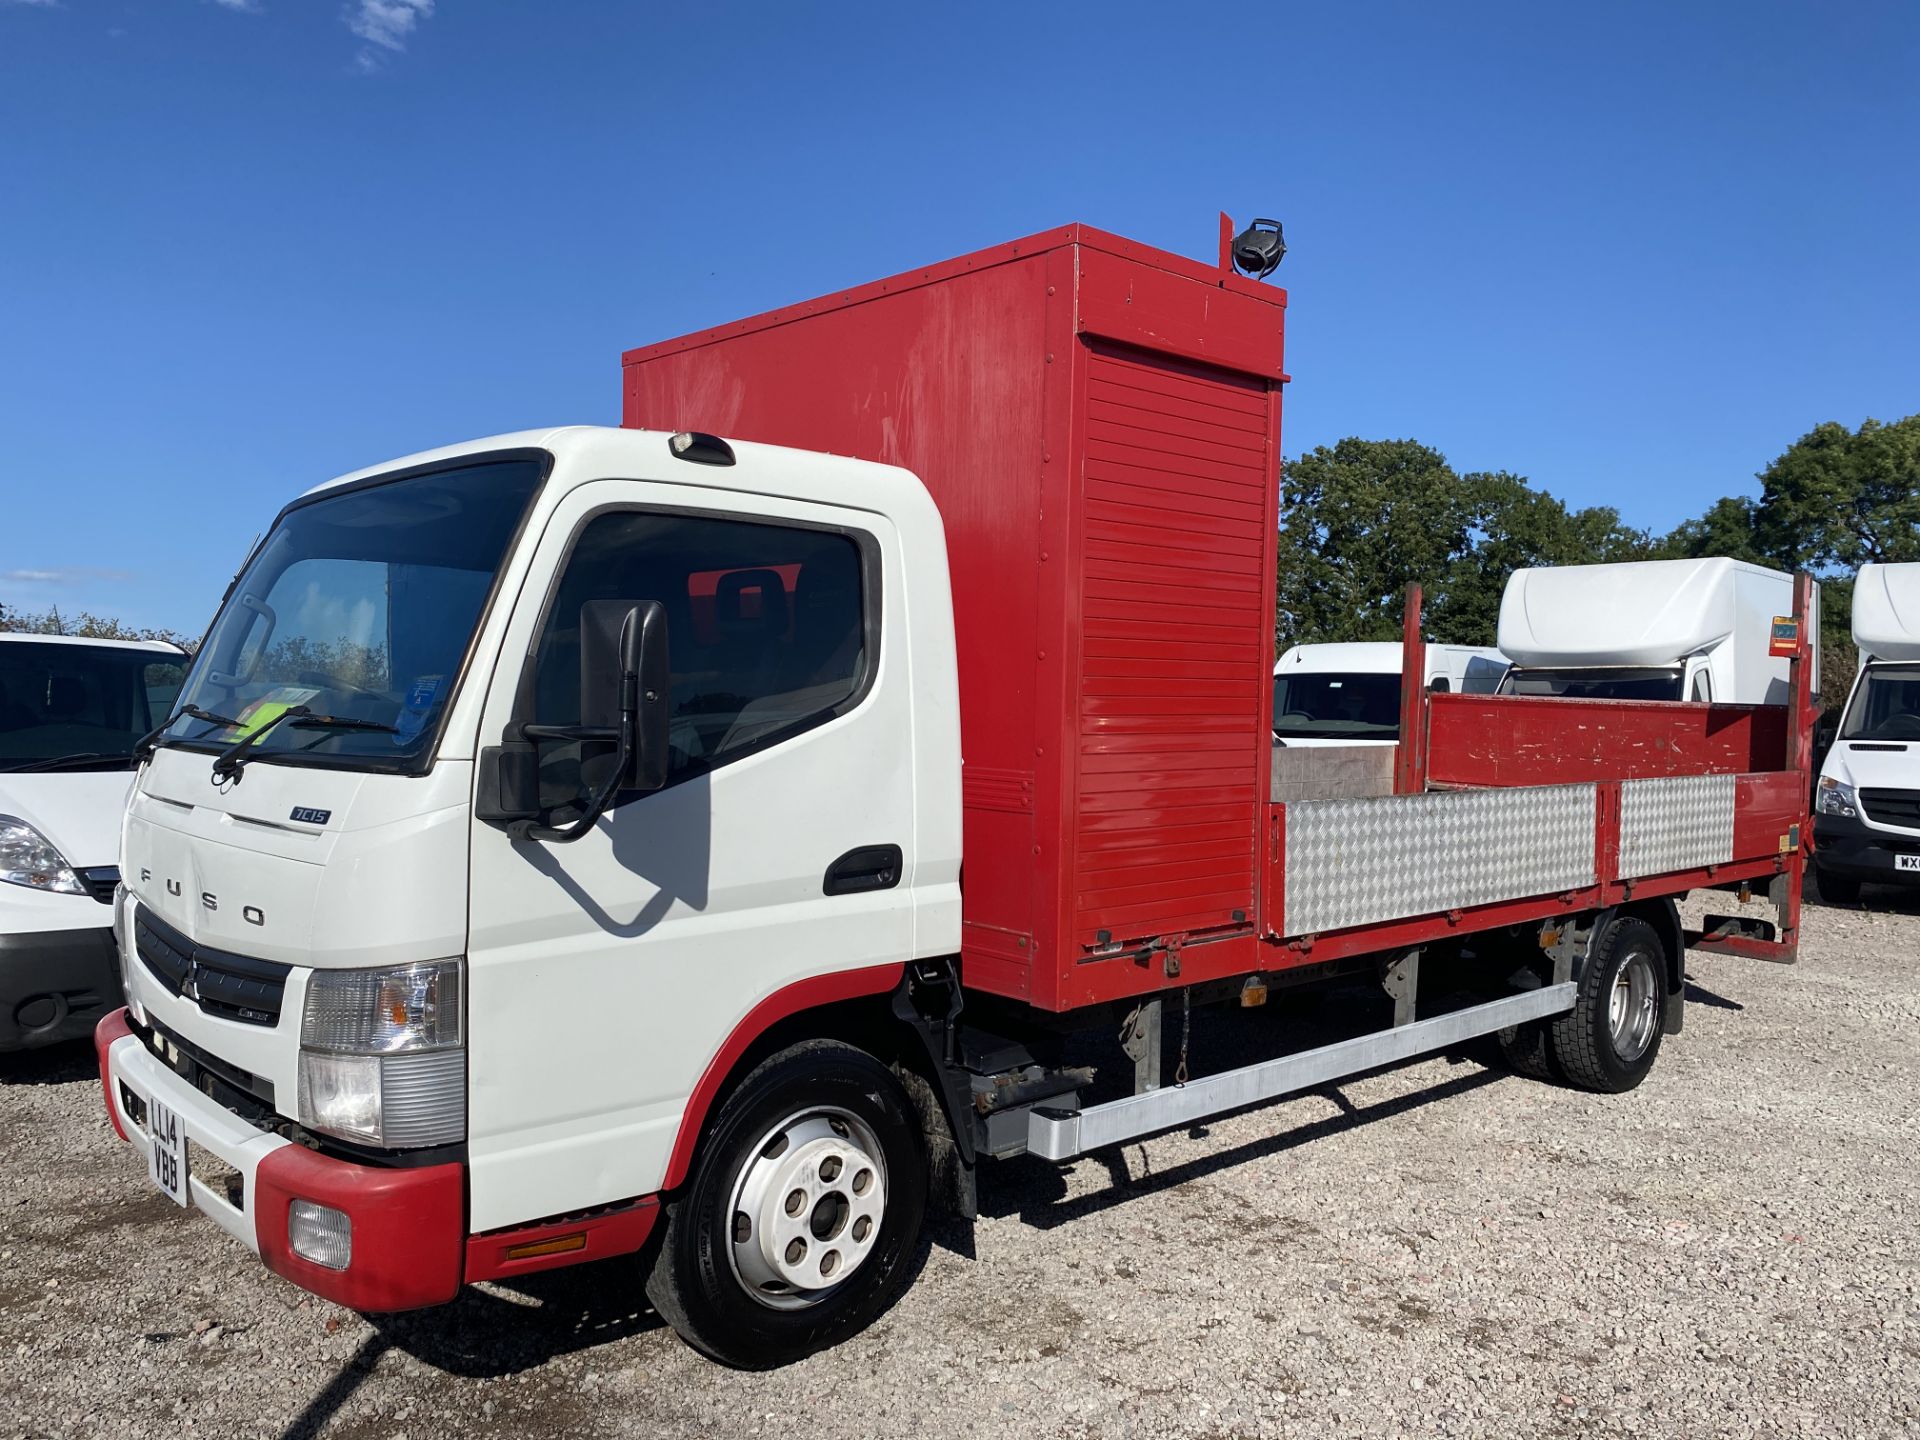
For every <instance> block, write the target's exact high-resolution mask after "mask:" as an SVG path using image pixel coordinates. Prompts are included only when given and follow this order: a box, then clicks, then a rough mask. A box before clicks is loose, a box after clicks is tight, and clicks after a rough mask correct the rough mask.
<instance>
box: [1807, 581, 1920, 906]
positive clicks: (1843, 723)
mask: <svg viewBox="0 0 1920 1440" xmlns="http://www.w3.org/2000/svg"><path fill="white" fill-rule="evenodd" d="M1853 640H1854V644H1855V645H1857V646H1858V647H1859V650H1860V669H1859V673H1858V674H1856V675H1855V676H1854V681H1853V689H1852V691H1851V692H1850V693H1849V694H1848V696H1847V703H1846V706H1845V708H1844V709H1843V710H1842V711H1841V713H1840V724H1839V728H1838V730H1837V731H1836V732H1835V735H1834V741H1833V746H1832V748H1831V749H1829V750H1828V751H1827V757H1826V760H1825V762H1824V763H1823V764H1822V766H1821V769H1820V783H1819V787H1818V791H1817V793H1816V795H1815V800H1814V822H1813V824H1814V844H1815V847H1816V851H1815V862H1816V869H1817V871H1818V874H1819V878H1820V892H1821V894H1822V895H1824V896H1825V897H1826V898H1827V899H1829V900H1836V901H1841V902H1843V903H1844V902H1852V901H1855V900H1858V899H1859V898H1860V886H1861V884H1862V883H1863V882H1867V881H1872V882H1875V883H1880V884H1895V885H1920V564H1904V565H1865V566H1862V567H1861V569H1860V574H1859V576H1858V578H1856V579H1855V581H1854V587H1853Z"/></svg>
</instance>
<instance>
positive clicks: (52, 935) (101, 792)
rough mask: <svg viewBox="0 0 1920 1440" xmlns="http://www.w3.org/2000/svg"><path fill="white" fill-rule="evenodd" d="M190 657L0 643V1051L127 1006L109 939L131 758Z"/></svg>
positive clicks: (67, 640)
mask: <svg viewBox="0 0 1920 1440" xmlns="http://www.w3.org/2000/svg"><path fill="white" fill-rule="evenodd" d="M186 663H187V654H186V652H185V651H184V650H182V649H181V648H180V647H179V646H177V645H168V644H164V643H161V642H158V641H125V640H82V639H79V638H76V637H73V636H67V635H16V634H10V633H0V1050H21V1049H26V1048H29V1047H33V1046H39V1045H51V1044H53V1043H54V1042H55V1041H59V1040H73V1039H80V1038H83V1037H85V1036H87V1035H89V1034H91V1033H92V1032H93V1026H94V1022H95V1021H97V1020H98V1019H99V1018H100V1016H101V1015H102V1014H104V1013H105V1012H106V1011H107V1010H109V1009H112V1008H113V1007H114V1006H116V1005H118V1004H119V1003H120V981H119V978H118V975H119V971H118V967H117V964H116V954H117V952H116V950H115V947H114V940H113V891H114V887H115V886H116V885H117V884H119V881H120V870H119V864H118V862H119V857H120V818H121V815H122V814H123V813H124V811H125V810H126V806H127V788H128V786H129V784H130V783H131V782H132V779H133V758H132V756H133V749H134V745H135V742H136V741H138V740H139V739H140V738H141V737H142V736H143V735H145V734H146V733H147V731H149V730H151V729H152V728H153V727H154V726H155V725H157V724H159V723H160V722H161V721H162V720H164V719H166V718H167V716H168V715H169V714H171V713H172V705H173V701H174V697H175V696H176V695H177V694H178V693H179V690H180V684H181V681H182V680H184V679H185V678H186V668H185V667H186Z"/></svg>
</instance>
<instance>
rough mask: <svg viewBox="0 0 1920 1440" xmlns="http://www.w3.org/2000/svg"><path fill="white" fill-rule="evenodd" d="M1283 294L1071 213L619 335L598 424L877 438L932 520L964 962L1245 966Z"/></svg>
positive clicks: (1016, 977)
mask: <svg viewBox="0 0 1920 1440" xmlns="http://www.w3.org/2000/svg"><path fill="white" fill-rule="evenodd" d="M1285 315H1286V292H1285V291H1284V290H1280V289H1278V288H1276V287H1273V286H1268V285H1261V284H1257V283H1255V282H1253V281H1250V280H1246V279H1244V278H1242V277H1240V276H1237V275H1234V274H1232V273H1231V271H1230V270H1228V269H1226V268H1224V267H1215V266H1209V265H1203V264H1200V263H1198V262H1195V261H1192V260H1188V259H1184V258H1182V257H1180V256H1177V255H1171V254H1168V253H1166V252H1164V251H1159V250H1154V249H1151V248H1148V247H1146V246H1142V245H1137V244H1134V243H1132V242H1130V241H1126V240H1122V239H1119V238H1117V237H1115V236H1112V235H1107V234H1103V233H1102V232H1100V231H1098V230H1093V229H1089V228H1088V227H1086V226H1081V225H1072V226H1067V227H1065V228H1063V229H1059V230H1050V231H1047V232H1045V233H1043V234H1040V235H1035V236H1031V237H1029V238H1028V239H1025V240H1020V241H1016V242H1014V243H1012V244H1009V245H1002V246H998V247H996V248H994V249H991V250H983V251H980V252H979V253H977V254H973V255H968V256H965V257H962V258H961V259H958V260H953V261H949V262H948V263H946V264H943V265H937V266H933V267H931V268H929V269H926V270H919V271H914V272H911V273H909V274H905V275H899V276H895V277H894V278H892V279H890V280H882V281H879V282H876V283H874V284H871V285H865V286H862V287H860V288H858V289H855V290H849V291H846V292H844V293H841V294H838V295H831V296H827V297H824V298H822V299H819V300H815V301H810V302H807V303H805V304H802V305H795V306H791V307H789V308H787V309H784V310H778V311H774V312H772V313H770V314H767V315H762V316H758V317H756V318H754V319H750V320H743V321H740V322H738V323H735V324H732V325H725V326H722V327H720V328H718V329H714V330H708V331H703V332H701V333H699V334H695V335H688V336H684V337H682V338H680V339H678V340H670V341H666V342H664V343H661V344H658V345H651V346H647V347H645V348H643V349H638V350H633V351H630V352H628V353H627V355H626V356H625V357H624V366H623V369H624V386H623V408H622V417H623V423H624V424H626V425H630V426H638V427H646V428H652V429H661V430H702V431H708V432H711V433H714V434H719V435H725V436H730V437H735V438H739V439H744V440H758V441H765V442H768V443H772V444H780V445H791V446H797V447H799V448H802V449H808V450H819V451H826V452H830V453H834V454H841V455H851V456H855V457H858V458H860V459H864V460H877V461H882V462H885V463H887V464H892V465H900V466H904V467H905V468H907V469H909V470H911V471H913V472H914V473H915V474H917V475H918V476H920V477H921V479H922V480H924V481H925V483H926V485H927V488H928V489H929V490H930V491H931V492H932V495H933V498H934V501H935V502H936V503H937V504H938V506H939V507H940V512H941V515H942V517H943V519H944V521H945V524H946V532H947V546H948V556H949V561H950V564H951V567H952V574H953V590H954V623H955V628H956V631H957V641H958V647H959V668H960V703H961V733H962V748H963V752H964V755H965V771H964V776H963V794H964V798H965V815H966V818H965V847H966V849H965V854H966V874H965V899H964V903H963V913H964V931H963V941H962V945H963V953H962V973H963V975H964V977H965V981H966V983H967V984H968V986H970V987H972V988H976V989H980V990H985V991H988V992H992V993H995V994H1000V995H1005V996H1009V997H1012V998H1015V999H1020V1000H1025V1001H1028V1002H1030V1003H1032V1004H1034V1005H1036V1006H1039V1007H1041V1008H1044V1009H1049V1010H1067V1009H1071V1008H1074V1007H1076V1006H1079V1005H1084V1004H1088V1003H1092V1002H1095V1001H1099V1000H1109V999H1116V998H1120V997H1122V996H1125V995H1128V994H1133V993H1139V992H1143V991H1148V990H1153V989H1157V988H1161V987H1163V986H1165V985H1167V984H1168V983H1169V978H1168V976H1167V974H1166V973H1165V967H1164V966H1162V965H1160V964H1155V965H1151V966H1147V965H1135V964H1128V963H1124V962H1122V963H1113V962H1111V961H1109V962H1107V963H1088V962H1089V961H1090V959H1092V958H1093V957H1097V956H1100V955H1102V954H1112V953H1113V952H1114V951H1115V950H1123V951H1135V950H1138V949H1140V948H1141V947H1143V946H1146V945H1150V944H1156V943H1161V944H1164V943H1169V942H1170V943H1172V944H1173V945H1174V946H1176V948H1177V947H1179V946H1181V945H1183V944H1184V943H1185V942H1186V941H1188V940H1195V941H1204V942H1208V943H1202V944H1198V945H1196V946H1195V947H1194V948H1193V949H1192V950H1191V951H1190V952H1187V954H1188V960H1187V963H1186V965H1185V970H1184V975H1183V980H1182V982H1181V983H1191V982H1193V981H1196V980H1202V979H1207V978H1211V977H1213V976H1215V975H1231V974H1237V973H1240V972H1242V971H1247V970H1252V969H1256V968H1258V963H1259V962H1258V959H1257V951H1258V948H1259V942H1258V940H1257V939H1256V924H1257V917H1258V915H1259V913H1260V912H1259V904H1258V894H1257V891H1258V887H1259V885H1260V880H1261V867H1262V862H1263V851H1262V845H1263V836H1264V832H1265V826H1266V817H1267V811H1268V791H1269V766H1270V747H1271V740H1270V736H1271V724H1272V721H1271V714H1270V712H1271V708H1272V685H1271V674H1272V666H1273V594H1274V563H1275V543H1276V535H1277V529H1278V508H1277V506H1278V470H1279V457H1280V389H1281V385H1282V383H1283V382H1284V380H1285V379H1286V376H1285V374H1284V373H1283V370H1282V340H1283V328H1284V327H1283V321H1284V319H1285Z"/></svg>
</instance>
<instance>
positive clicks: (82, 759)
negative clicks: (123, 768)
mask: <svg viewBox="0 0 1920 1440" xmlns="http://www.w3.org/2000/svg"><path fill="white" fill-rule="evenodd" d="M132 759H133V755H132V754H131V753H125V754H116V753H114V752H112V751H109V750H78V751H75V752H74V753H73V754H71V755H55V756H53V757H52V758H50V759H47V760H29V761H28V762H27V763H26V764H24V765H13V766H9V767H8V768H9V769H10V770H11V772H12V773H13V774H15V775H26V774H30V773H31V772H33V771H35V770H70V769H73V768H75V767H76V766H80V765H98V764H100V763H102V762H103V761H113V762H117V763H119V764H121V765H125V764H128V763H129V762H130V761H132Z"/></svg>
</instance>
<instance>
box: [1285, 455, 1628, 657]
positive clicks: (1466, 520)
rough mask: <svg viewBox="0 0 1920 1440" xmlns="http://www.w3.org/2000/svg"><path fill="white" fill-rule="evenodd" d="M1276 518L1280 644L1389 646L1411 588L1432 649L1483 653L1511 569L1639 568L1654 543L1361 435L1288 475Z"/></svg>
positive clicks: (1510, 480)
mask: <svg viewBox="0 0 1920 1440" xmlns="http://www.w3.org/2000/svg"><path fill="white" fill-rule="evenodd" d="M1280 517H1281V526H1280V574H1279V577H1278V586H1279V592H1278V596H1277V602H1276V608H1275V632H1276V634H1275V638H1276V640H1277V641H1278V643H1279V644H1280V645H1281V646H1282V647H1284V646H1287V645H1296V644H1302V643H1308V642H1319V641H1329V640H1397V639H1399V638H1400V616H1401V610H1402V606H1403V601H1404V596H1405V591H1406V587H1407V585H1408V583H1409V582H1411V581H1419V582H1420V584H1421V585H1422V586H1423V587H1424V589H1425V592H1426V593H1425V601H1426V629H1427V633H1428V635H1429V636H1430V637H1431V638H1432V639H1435V640H1443V641H1448V642H1451V643H1454V644H1463V645H1491V644H1493V643H1494V635H1495V631H1496V629H1497V628H1498V623H1499V618H1500V596H1501V594H1502V592H1503V591H1504V590H1505V588H1506V583H1507V577H1508V576H1509V575H1511V574H1512V573H1513V572H1514V571H1515V570H1517V569H1519V568H1521V567H1522V566H1527V565H1582V564H1589V563H1592V562H1594V561H1600V560H1629V559H1635V558H1638V557H1640V556H1642V555H1644V554H1645V553H1646V552H1647V550H1648V548H1649V545H1650V543H1651V542H1650V541H1649V539H1648V537H1647V536H1646V534H1645V533H1644V532H1642V531H1638V530H1634V529H1631V528H1630V527H1628V526H1627V525H1625V524H1624V523H1622V521H1621V519H1620V515H1619V512H1617V511H1615V510H1611V509H1608V508H1606V507H1595V508H1591V509H1586V510H1569V509H1568V508H1567V507H1566V506H1565V505H1564V504H1562V503H1561V502H1560V501H1559V500H1557V499H1555V498H1554V497H1553V496H1551V495H1549V494H1547V493H1545V492H1544V491H1541V490H1536V489H1534V488H1533V487H1532V486H1531V485H1529V484H1528V483H1527V481H1526V479H1525V478H1524V477H1522V476H1519V475H1514V474H1511V473H1509V472H1507V471H1495V472H1489V473H1478V474H1472V475H1466V476H1462V475H1459V474H1456V473H1455V472H1454V469H1453V467H1452V466H1451V465H1449V464H1448V463H1447V459H1446V457H1445V456H1444V455H1442V454H1440V452H1439V451H1437V450H1434V449H1432V448H1431V447H1430V446H1426V445H1422V444H1420V443H1418V442H1417V441H1413V440H1362V439H1360V438H1359V437H1357V436H1351V437H1349V438H1347V439H1345V440H1342V441H1341V442H1340V443H1339V444H1337V445H1334V446H1330V447H1329V446H1322V447H1321V448H1319V449H1317V450H1312V451H1309V452H1308V453H1307V454H1305V455H1302V456H1301V457H1300V458H1299V459H1297V460H1295V461H1294V462H1293V463H1292V464H1291V465H1289V466H1288V467H1287V473H1286V478H1285V481H1284V483H1283V485H1282V487H1281V508H1280Z"/></svg>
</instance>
